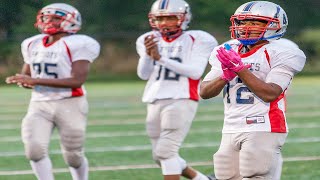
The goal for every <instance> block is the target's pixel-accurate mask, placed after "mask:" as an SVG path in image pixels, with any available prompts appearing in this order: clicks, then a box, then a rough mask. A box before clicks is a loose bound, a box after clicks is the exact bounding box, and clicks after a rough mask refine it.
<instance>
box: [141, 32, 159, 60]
mask: <svg viewBox="0 0 320 180" xmlns="http://www.w3.org/2000/svg"><path fill="white" fill-rule="evenodd" d="M144 45H145V47H146V52H147V54H148V55H149V56H150V57H151V58H152V59H154V60H156V61H157V60H159V59H160V58H161V56H160V53H159V50H158V38H157V37H155V36H154V35H149V36H146V37H145V39H144Z"/></svg>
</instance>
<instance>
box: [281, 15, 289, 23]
mask: <svg viewBox="0 0 320 180" xmlns="http://www.w3.org/2000/svg"><path fill="white" fill-rule="evenodd" d="M282 23H283V25H287V23H288V21H287V17H286V15H285V14H283V22H282Z"/></svg>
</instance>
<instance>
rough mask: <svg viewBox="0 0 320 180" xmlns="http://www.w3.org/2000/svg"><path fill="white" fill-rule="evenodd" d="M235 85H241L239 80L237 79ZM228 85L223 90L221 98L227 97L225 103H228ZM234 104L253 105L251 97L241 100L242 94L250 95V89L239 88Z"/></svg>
mask: <svg viewBox="0 0 320 180" xmlns="http://www.w3.org/2000/svg"><path fill="white" fill-rule="evenodd" d="M237 83H242V81H241V79H240V78H237ZM229 93H230V83H228V84H227V85H226V86H225V87H224V90H223V97H225V96H227V103H230V95H229ZM236 93H237V94H236V95H237V96H236V103H237V104H253V103H254V97H253V96H251V95H248V96H247V97H248V98H241V97H242V93H251V91H250V89H249V88H248V87H239V88H238V89H237V91H236Z"/></svg>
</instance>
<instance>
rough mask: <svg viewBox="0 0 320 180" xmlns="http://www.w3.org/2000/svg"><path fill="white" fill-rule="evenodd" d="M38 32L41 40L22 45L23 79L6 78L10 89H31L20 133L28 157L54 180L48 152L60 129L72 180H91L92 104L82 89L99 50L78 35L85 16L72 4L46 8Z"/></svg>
mask: <svg viewBox="0 0 320 180" xmlns="http://www.w3.org/2000/svg"><path fill="white" fill-rule="evenodd" d="M35 27H36V28H38V29H39V31H40V32H41V34H39V35H36V36H33V37H31V38H28V39H26V40H24V41H23V42H22V55H23V58H24V62H25V63H24V65H23V67H22V71H21V73H20V74H16V75H14V76H10V77H7V78H6V82H7V83H8V84H11V83H15V84H18V85H19V86H22V87H26V88H32V97H31V101H30V104H29V109H28V113H27V114H26V116H25V117H24V119H23V121H22V130H21V132H22V140H23V143H24V147H25V154H26V157H27V158H28V159H29V160H30V163H31V167H32V169H33V171H34V173H35V175H36V176H37V178H38V179H39V180H53V179H54V176H53V173H52V164H51V161H50V159H49V156H48V146H49V142H50V136H51V134H52V132H53V129H54V128H57V130H58V133H59V135H60V140H61V150H62V154H63V157H64V160H65V162H66V163H67V164H68V165H69V169H70V172H71V175H72V177H73V179H74V180H87V179H88V161H87V159H86V157H85V155H84V149H83V146H84V141H85V131H86V121H87V113H88V102H87V99H86V91H85V89H84V86H83V84H84V83H85V81H86V78H87V76H88V73H89V67H90V63H92V62H93V61H94V60H95V59H96V58H97V56H98V55H99V52H100V45H99V43H98V42H97V41H96V40H94V39H93V38H91V37H89V36H86V35H76V34H75V33H77V31H79V30H80V28H81V16H80V13H79V12H78V10H77V9H75V8H74V7H72V6H70V5H68V4H64V3H54V4H50V5H48V6H45V7H44V8H42V9H41V10H40V11H39V13H38V15H37V18H36V23H35Z"/></svg>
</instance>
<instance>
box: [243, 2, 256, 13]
mask: <svg viewBox="0 0 320 180" xmlns="http://www.w3.org/2000/svg"><path fill="white" fill-rule="evenodd" d="M254 4H256V2H251V3H249V4H247V5H246V6H245V7H244V8H243V11H250V10H251V8H252V7H253V5H254Z"/></svg>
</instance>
